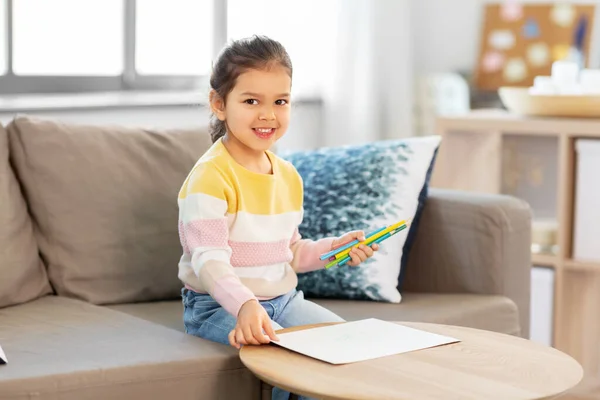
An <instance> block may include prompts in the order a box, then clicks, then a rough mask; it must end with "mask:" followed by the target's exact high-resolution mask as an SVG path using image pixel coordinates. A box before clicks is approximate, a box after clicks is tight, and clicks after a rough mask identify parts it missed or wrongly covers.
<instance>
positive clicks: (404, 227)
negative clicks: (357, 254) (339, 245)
mask: <svg viewBox="0 0 600 400" xmlns="http://www.w3.org/2000/svg"><path fill="white" fill-rule="evenodd" d="M406 227H407V225H402V226H400V227H398V228H397V229H395V230H393V231H391V232H388V233H387V234H385V235H383V236H381V237H379V238H377V239H376V240H374V241H373V244H374V243H377V244H379V243H381V242H383V241H384V240H385V239H387V238H389V237H390V236H393V235H395V234H396V233H398V232H400V231H403V230H404V229H406ZM350 259H351V258H350V256H349V255H348V256H346V257H344V258H343V259H342V260H339V262H338V263H337V265H338V266H340V267H342V266H344V265H346V263H347V262H348V261H350ZM337 261H338V260H336V261H332V262H330V263H329V264H327V265H326V266H325V268H330V267H332V266H334V265H336V262H337Z"/></svg>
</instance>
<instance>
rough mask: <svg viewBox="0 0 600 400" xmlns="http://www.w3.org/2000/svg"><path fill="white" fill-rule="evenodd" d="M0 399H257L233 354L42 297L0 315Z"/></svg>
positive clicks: (254, 385)
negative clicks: (0, 353) (0, 355)
mask: <svg viewBox="0 0 600 400" xmlns="http://www.w3.org/2000/svg"><path fill="white" fill-rule="evenodd" d="M0 343H2V348H3V349H4V351H5V352H6V356H7V358H8V364H6V365H2V366H0V397H1V398H2V399H25V398H27V399H28V398H34V397H35V398H36V399H42V400H43V399H59V398H60V399H62V400H70V399H73V400H74V399H88V400H92V399H99V400H100V399H102V400H104V399H168V400H172V399H173V398H177V399H178V400H183V399H190V400H192V399H194V400H196V399H217V398H219V399H257V398H258V397H259V396H260V390H261V389H260V382H259V381H258V380H257V379H256V378H254V377H253V375H252V374H251V373H250V372H249V371H248V370H247V369H246V368H245V367H244V366H243V365H242V363H241V361H240V359H239V357H238V353H237V350H235V349H234V348H232V347H230V346H225V345H221V344H217V343H212V342H209V341H206V340H204V339H200V338H197V337H194V336H191V335H186V334H184V333H181V332H177V331H175V330H173V329H168V328H165V327H163V326H160V325H157V324H154V323H151V322H148V321H144V320H142V319H139V318H134V317H131V316H129V315H126V314H123V313H120V312H117V311H113V310H109V309H107V308H105V307H99V306H94V305H91V304H88V303H85V302H81V301H78V300H73V299H67V298H64V297H62V298H61V297H55V296H47V297H44V298H41V299H38V300H36V301H33V302H30V303H27V304H22V305H19V306H14V307H8V308H5V309H2V310H0Z"/></svg>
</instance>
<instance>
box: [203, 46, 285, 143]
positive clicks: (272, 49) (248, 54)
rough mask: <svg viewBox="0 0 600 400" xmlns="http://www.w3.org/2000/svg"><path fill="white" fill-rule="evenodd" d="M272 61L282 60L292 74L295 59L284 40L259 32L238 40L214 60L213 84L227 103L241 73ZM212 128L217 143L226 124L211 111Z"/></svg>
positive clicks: (212, 134) (222, 134)
mask: <svg viewBox="0 0 600 400" xmlns="http://www.w3.org/2000/svg"><path fill="white" fill-rule="evenodd" d="M272 63H278V64H280V65H281V66H283V67H284V68H286V69H287V70H288V72H289V74H290V77H291V76H292V61H291V60H290V56H289V55H288V53H287V51H286V50H285V48H284V47H283V46H282V45H281V43H279V42H277V41H275V40H273V39H270V38H268V37H266V36H258V35H254V36H252V37H250V38H246V39H240V40H235V41H233V42H231V44H229V45H228V46H226V47H225V48H224V49H223V50H221V52H220V53H219V56H218V57H217V59H216V60H215V62H214V65H213V70H212V74H211V76H210V88H211V89H212V90H214V91H215V92H216V93H217V95H218V96H219V97H220V98H221V99H223V102H224V103H225V101H226V100H227V95H228V94H229V92H231V90H232V89H233V87H234V86H235V82H236V80H237V78H238V76H240V75H241V74H242V73H243V72H244V71H246V70H248V69H262V68H267V67H268V66H269V65H270V64H272ZM209 132H210V137H211V140H212V142H213V143H214V142H216V141H217V140H219V138H221V137H223V136H224V135H225V134H226V133H227V124H226V123H225V121H221V120H219V119H218V118H217V117H216V116H215V115H212V116H211V120H210V125H209Z"/></svg>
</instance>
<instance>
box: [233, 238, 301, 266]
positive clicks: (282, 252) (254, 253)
mask: <svg viewBox="0 0 600 400" xmlns="http://www.w3.org/2000/svg"><path fill="white" fill-rule="evenodd" d="M229 246H231V251H232V254H231V265H232V266H234V267H255V266H263V265H271V264H278V263H283V262H290V261H292V258H293V256H294V255H293V254H292V251H291V249H290V241H289V240H288V239H284V240H279V241H276V242H258V243H255V242H232V241H230V242H229Z"/></svg>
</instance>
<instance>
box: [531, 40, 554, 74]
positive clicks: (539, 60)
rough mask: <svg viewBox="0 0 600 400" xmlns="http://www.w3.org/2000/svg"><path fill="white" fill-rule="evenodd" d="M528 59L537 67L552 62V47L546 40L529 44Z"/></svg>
mask: <svg viewBox="0 0 600 400" xmlns="http://www.w3.org/2000/svg"><path fill="white" fill-rule="evenodd" d="M527 61H529V64H530V65H531V66H533V67H535V68H540V67H544V66H546V65H548V64H550V48H549V47H548V45H547V44H546V43H544V42H540V43H534V44H531V45H529V46H528V47H527Z"/></svg>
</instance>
